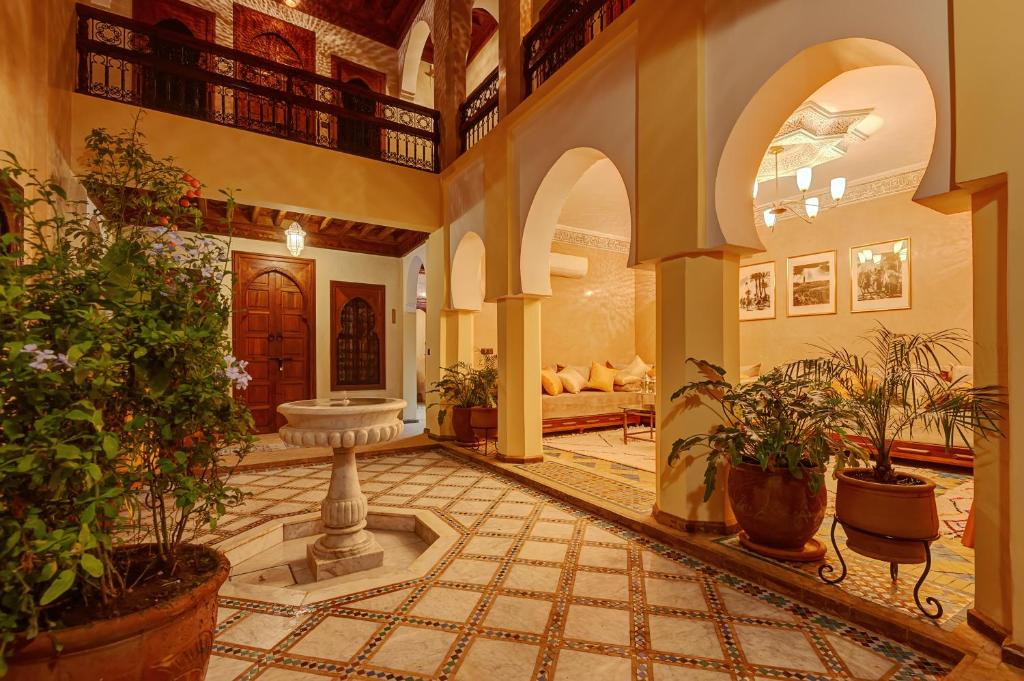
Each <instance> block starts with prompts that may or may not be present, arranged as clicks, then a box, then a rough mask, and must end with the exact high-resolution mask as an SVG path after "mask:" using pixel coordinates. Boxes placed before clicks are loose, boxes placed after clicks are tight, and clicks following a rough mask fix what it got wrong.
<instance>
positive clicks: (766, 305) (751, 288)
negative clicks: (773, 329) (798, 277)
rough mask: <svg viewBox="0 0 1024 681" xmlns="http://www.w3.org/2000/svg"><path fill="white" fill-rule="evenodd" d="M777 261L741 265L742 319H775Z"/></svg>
mask: <svg viewBox="0 0 1024 681" xmlns="http://www.w3.org/2000/svg"><path fill="white" fill-rule="evenodd" d="M775 285H776V282H775V262H774V261H773V262H759V263H754V264H751V265H743V266H742V267H740V321H741V322H746V321H752V320H755V319H775Z"/></svg>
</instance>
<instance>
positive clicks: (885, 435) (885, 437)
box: [789, 325, 1006, 574]
mask: <svg viewBox="0 0 1024 681" xmlns="http://www.w3.org/2000/svg"><path fill="white" fill-rule="evenodd" d="M864 341H865V342H866V343H867V351H866V352H864V353H863V354H856V353H853V352H850V351H849V350H846V349H843V348H832V347H826V348H821V349H822V350H823V352H824V355H823V356H822V357H819V358H815V359H811V360H806V361H803V362H799V363H797V364H794V365H793V366H791V367H790V369H789V371H790V373H791V374H792V375H800V376H803V377H810V378H814V379H816V380H819V381H821V382H822V383H823V384H824V383H827V384H828V385H830V386H831V387H832V388H833V390H834V391H835V392H836V393H837V394H838V395H839V396H840V399H841V400H842V403H843V410H844V412H845V413H846V414H847V415H848V417H847V418H848V425H849V427H850V428H852V429H856V430H857V431H858V432H859V433H861V434H862V435H863V436H864V437H865V438H866V440H867V441H868V443H869V444H870V454H871V456H872V458H873V459H874V461H873V465H872V466H870V467H868V468H862V469H854V468H851V469H847V470H844V471H840V472H839V473H838V475H837V478H838V481H837V483H838V484H837V489H836V517H837V519H838V521H839V522H840V523H841V524H842V525H843V529H844V530H845V531H846V537H847V546H849V547H850V548H851V549H852V550H854V551H856V552H857V553H860V554H862V555H865V556H868V557H871V558H876V559H879V560H884V561H888V562H889V563H890V564H891V566H892V567H893V568H894V569H895V565H896V564H898V563H921V562H925V560H926V557H927V556H926V554H927V550H928V544H929V543H930V542H931V541H932V540H934V539H935V538H937V536H938V533H939V520H938V513H937V511H936V507H935V483H933V482H931V481H930V480H928V479H927V478H924V477H921V476H919V475H914V474H911V473H906V472H899V471H897V470H895V469H894V468H893V465H892V457H891V454H892V447H893V444H894V442H895V441H896V440H898V439H901V438H902V437H903V436H905V435H906V436H912V435H913V431H914V428H915V427H917V428H920V427H926V428H930V429H933V430H938V431H941V432H942V433H943V434H944V436H945V439H946V446H947V447H948V446H950V445H952V444H953V442H954V441H959V442H962V443H963V444H964V445H966V446H970V442H969V441H968V440H967V434H968V433H973V434H975V435H977V436H981V437H986V436H988V435H992V434H1001V430H1000V427H999V421H1000V420H1001V411H1002V410H1003V409H1004V408H1005V406H1006V403H1005V401H1004V395H1003V392H1002V390H1001V389H1000V388H998V387H995V386H984V387H975V386H972V385H969V384H968V383H966V382H965V381H964V380H962V379H961V380H957V381H952V382H950V381H948V380H946V377H945V375H944V372H943V369H942V365H943V364H944V363H946V362H953V363H956V361H957V360H958V359H959V358H960V357H961V356H962V355H964V354H965V353H966V351H967V347H968V343H969V339H968V337H967V336H966V335H964V334H963V333H962V332H960V331H956V330H944V331H936V332H933V333H916V334H904V333H896V332H893V331H891V330H889V329H887V328H886V327H885V326H882V325H879V326H877V327H876V328H875V329H874V330H873V331H872V332H871V333H870V334H869V335H867V336H865V338H864ZM894 574H895V572H894Z"/></svg>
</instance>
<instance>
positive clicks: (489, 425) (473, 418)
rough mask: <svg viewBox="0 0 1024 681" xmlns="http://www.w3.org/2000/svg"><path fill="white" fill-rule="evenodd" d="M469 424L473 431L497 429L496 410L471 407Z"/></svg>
mask: <svg viewBox="0 0 1024 681" xmlns="http://www.w3.org/2000/svg"><path fill="white" fill-rule="evenodd" d="M469 422H470V425H471V426H472V427H473V429H474V430H483V431H491V430H494V429H496V428H497V427H498V409H497V408H496V407H473V408H472V409H470V414H469ZM491 434H492V435H493V433H491Z"/></svg>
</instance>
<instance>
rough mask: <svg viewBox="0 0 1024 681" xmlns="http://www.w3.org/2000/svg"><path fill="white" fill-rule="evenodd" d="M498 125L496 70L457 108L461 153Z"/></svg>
mask: <svg viewBox="0 0 1024 681" xmlns="http://www.w3.org/2000/svg"><path fill="white" fill-rule="evenodd" d="M497 124H498V69H494V71H492V72H491V74H490V75H488V76H487V77H486V78H484V80H483V82H482V83H480V84H479V85H478V86H477V87H476V89H475V90H473V92H471V93H469V96H468V97H466V101H465V102H463V104H462V106H461V107H459V136H460V137H461V139H462V151H467V150H468V149H471V148H472V147H473V145H474V144H476V143H477V142H479V141H480V140H481V139H483V137H484V135H486V134H487V133H489V132H490V131H491V130H492V129H493V128H494V126H495V125H497Z"/></svg>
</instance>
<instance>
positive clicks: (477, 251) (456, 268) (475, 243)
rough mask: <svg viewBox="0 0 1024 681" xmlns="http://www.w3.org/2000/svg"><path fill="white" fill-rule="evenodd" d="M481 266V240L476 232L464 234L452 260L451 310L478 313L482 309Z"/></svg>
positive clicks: (482, 244)
mask: <svg viewBox="0 0 1024 681" xmlns="http://www.w3.org/2000/svg"><path fill="white" fill-rule="evenodd" d="M483 264H484V241H483V239H481V238H480V235H479V234H477V233H476V232H466V233H465V234H464V235H463V236H462V239H461V240H460V241H459V245H458V246H457V247H456V249H455V255H454V257H453V258H452V273H451V306H452V309H454V310H471V311H473V312H479V311H480V310H481V309H482V308H483V302H484V290H483V275H484V272H483Z"/></svg>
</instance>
